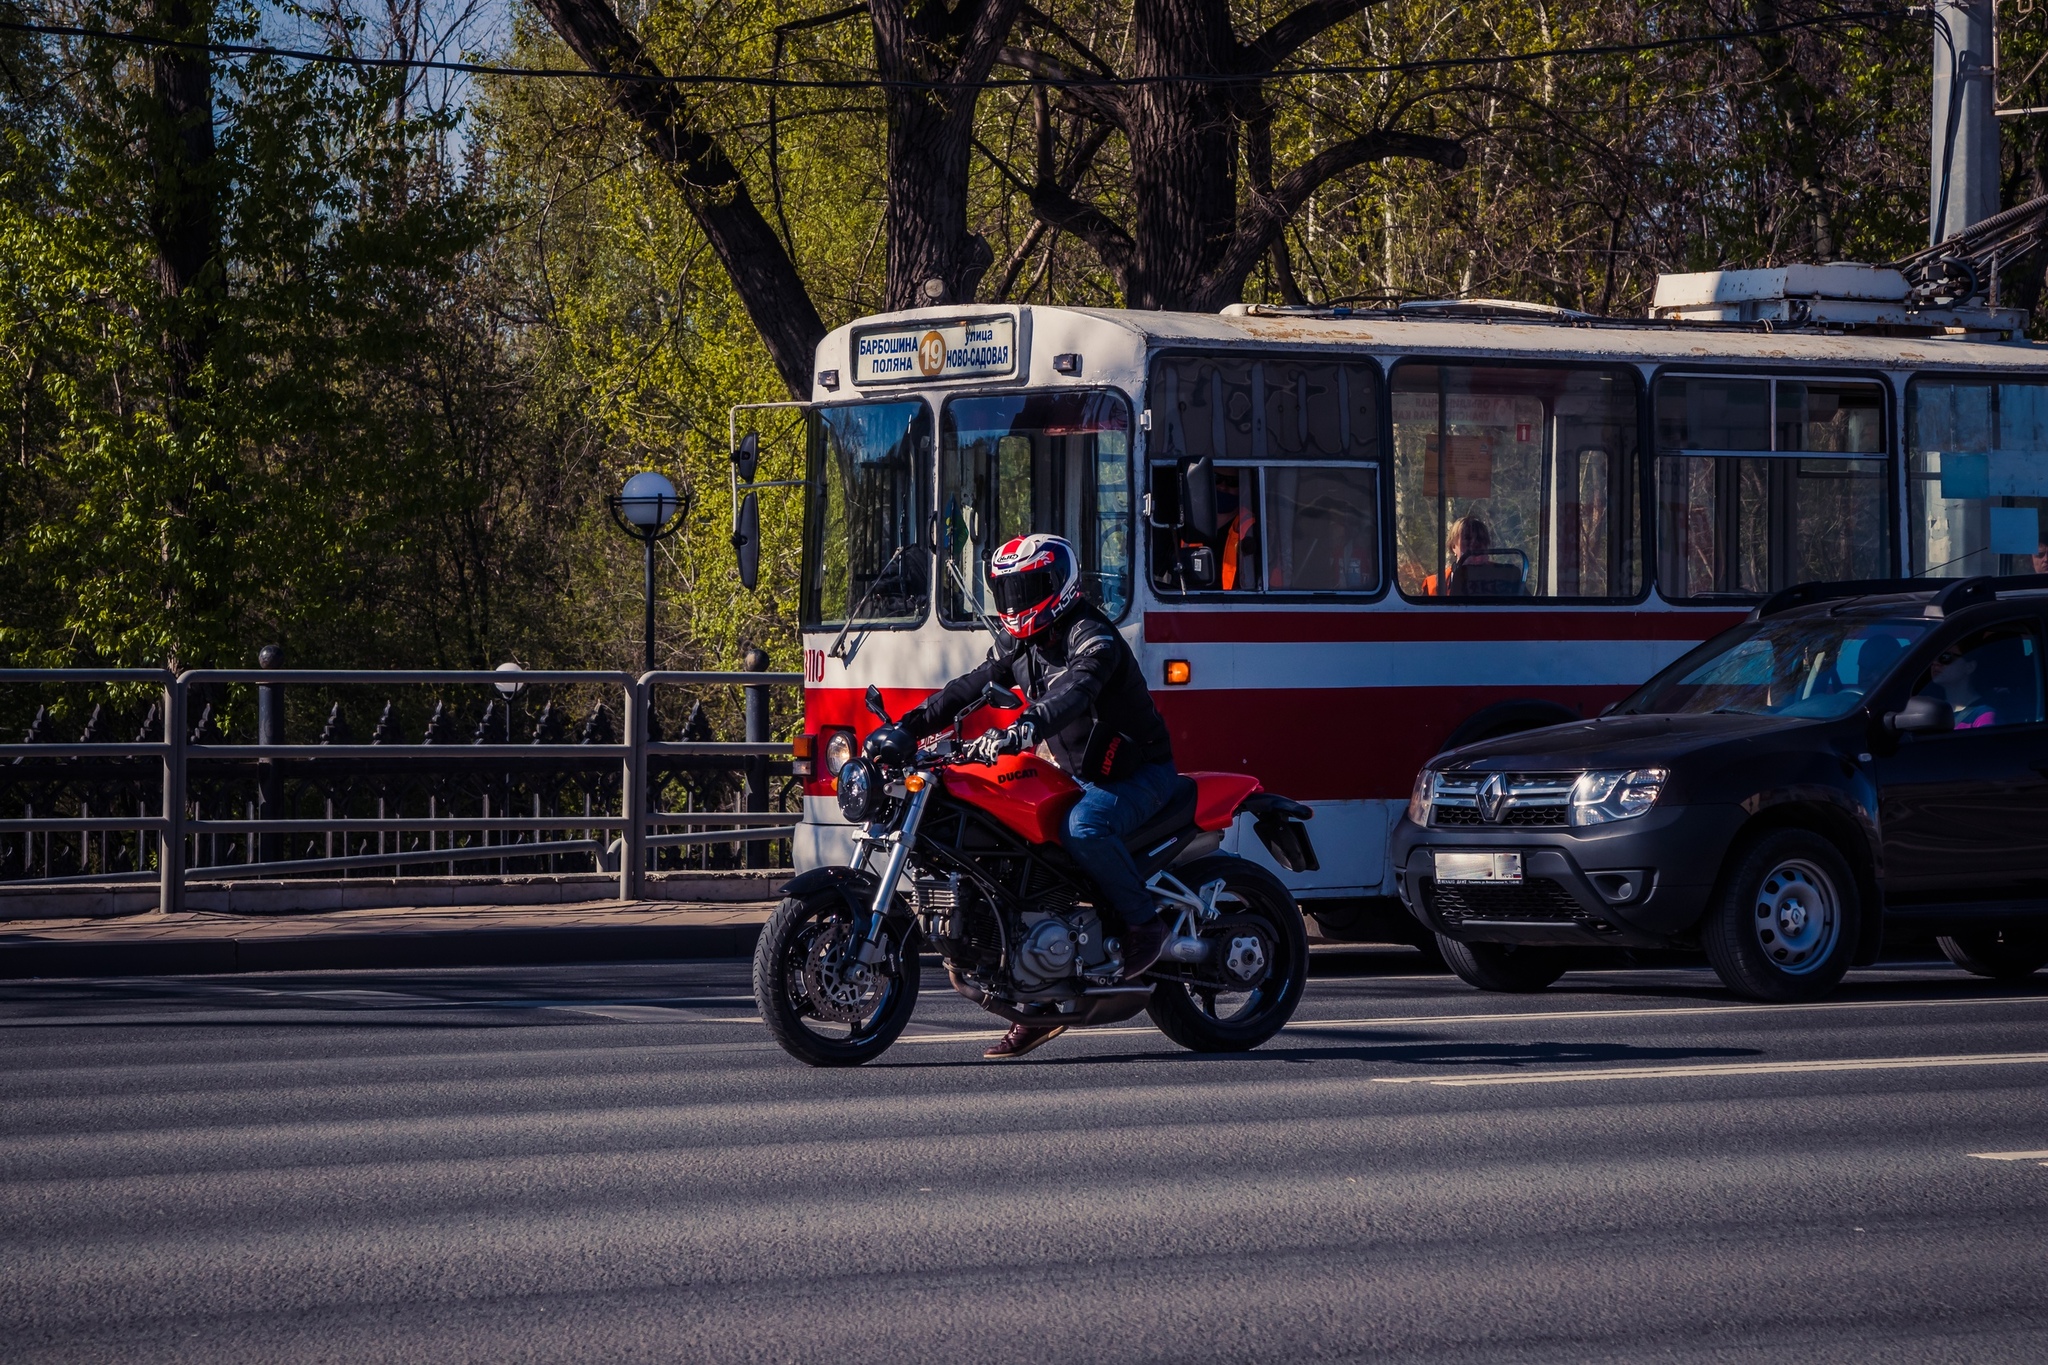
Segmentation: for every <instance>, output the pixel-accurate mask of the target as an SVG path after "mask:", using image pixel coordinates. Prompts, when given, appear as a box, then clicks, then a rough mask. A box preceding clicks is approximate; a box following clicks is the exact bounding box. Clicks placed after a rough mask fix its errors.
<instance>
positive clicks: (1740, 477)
mask: <svg viewBox="0 0 2048 1365" xmlns="http://www.w3.org/2000/svg"><path fill="white" fill-rule="evenodd" d="M1887 471H1888V465H1887V463H1886V459H1885V442H1884V390H1883V389H1882V388H1880V387H1879V386H1878V385H1876V384H1868V383H1840V382H1833V381H1821V380H1808V379H1775V378H1764V377H1750V376H1714V375H1669V374H1667V375H1661V376H1659V378H1658V380H1657V518H1658V520H1657V544H1658V554H1657V561H1658V562H1657V586H1658V588H1659V590H1660V591H1662V593H1663V594H1664V596H1665V597H1666V598H1670V599H1674V600H1679V599H1684V598H1689V597H1690V598H1698V597H1718V596H1724V595H1737V596H1741V595H1760V594H1763V593H1770V592H1776V591H1778V590H1779V589H1780V588H1787V587H1790V586H1791V585H1792V584H1794V583H1801V582H1806V581H1808V580H1811V579H1842V578H1884V577H1888V576H1889V575H1890V573H1891V571H1892V570H1891V562H1892V561H1891V550H1890V547H1889V542H1888V532H1887V529H1886V527H1887V520H1886V505H1887V503H1888V502H1889V500H1890V499H1889V496H1888V493H1887V488H1888V476H1887Z"/></svg>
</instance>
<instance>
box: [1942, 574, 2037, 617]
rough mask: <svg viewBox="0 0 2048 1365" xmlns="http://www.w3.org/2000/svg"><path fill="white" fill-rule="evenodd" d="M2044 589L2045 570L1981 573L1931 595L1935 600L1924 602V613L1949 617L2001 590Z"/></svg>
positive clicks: (1996, 596)
mask: <svg viewBox="0 0 2048 1365" xmlns="http://www.w3.org/2000/svg"><path fill="white" fill-rule="evenodd" d="M2044 588H2048V573H2017V574H2005V575H2002V576H1993V575H1991V574H1981V575H1979V576H1977V577H1975V578H1958V579H1956V580H1955V581H1954V582H1952V583H1949V584H1946V585H1945V586H1943V588H1942V589H1941V591H1940V592H1937V593H1935V594H1934V599H1933V600H1932V601H1930V602H1929V603H1928V604H1927V614H1928V615H1929V616H1950V615H1953V614H1954V613H1956V612H1959V611H1961V610H1962V609H1963V608H1965V607H1975V606H1980V605H1982V604H1983V603H1985V602H1992V601H1996V600H1997V598H1998V594H2000V593H2002V592H2015V591H2018V592H2025V591H2028V590H2030V589H2031V590H2033V591H2040V590H2041V589H2044Z"/></svg>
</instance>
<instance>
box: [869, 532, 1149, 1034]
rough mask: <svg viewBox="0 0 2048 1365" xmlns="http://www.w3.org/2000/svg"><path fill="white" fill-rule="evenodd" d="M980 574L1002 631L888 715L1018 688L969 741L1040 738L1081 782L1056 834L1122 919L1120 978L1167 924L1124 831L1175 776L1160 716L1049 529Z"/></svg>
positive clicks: (919, 713)
mask: <svg viewBox="0 0 2048 1365" xmlns="http://www.w3.org/2000/svg"><path fill="white" fill-rule="evenodd" d="M988 576H989V585H990V589H991V592H992V593H993V596H994V598H995V606H996V613H997V616H998V617H999V619H1000V620H1001V621H1002V625H1003V630H1004V631H1005V632H1006V633H1007V634H1008V636H1009V639H1008V640H1006V641H1003V642H1001V643H1000V644H999V645H998V646H997V647H996V648H994V649H991V650H990V651H989V657H988V660H987V662H985V663H983V664H982V665H981V666H980V667H978V668H976V669H974V670H973V671H972V672H970V673H967V674H965V675H963V676H961V677H958V678H955V679H954V680H953V681H952V682H950V683H947V684H946V686H945V687H944V688H943V689H941V690H940V691H938V692H937V693H934V694H933V695H932V696H931V697H929V698H927V699H926V700H925V702H924V704H923V705H921V706H918V707H916V708H914V709H913V710H911V711H910V712H909V713H908V714H906V715H905V716H904V717H903V719H902V720H901V721H900V722H899V723H900V724H901V725H902V726H903V728H904V729H906V730H908V731H909V732H910V734H911V736H912V737H913V738H918V739H921V738H923V737H924V736H926V735H929V734H933V733H936V732H937V731H938V730H940V729H942V728H943V727H945V726H946V725H948V724H950V723H951V722H952V719H953V717H955V716H957V715H959V714H960V713H961V712H962V711H965V710H966V709H967V708H968V707H970V706H972V705H974V704H975V703H976V702H977V701H979V700H980V698H981V695H982V693H983V691H984V690H985V689H986V688H987V687H988V685H989V684H990V683H995V684H996V685H998V686H1000V687H1015V688H1019V689H1021V690H1022V692H1023V694H1024V699H1025V703H1026V705H1025V709H1024V712H1023V714H1022V715H1021V716H1019V717H1018V718H1017V719H1016V720H1015V721H1014V722H1012V723H1011V724H1010V725H1009V726H1008V727H1006V728H1003V729H998V730H991V731H989V732H988V733H986V734H984V735H982V736H981V737H979V738H978V739H976V740H974V741H973V743H972V745H971V746H970V748H971V749H972V750H973V751H974V752H975V753H976V754H977V755H978V756H980V757H983V758H993V757H994V756H996V755H998V754H1014V753H1022V752H1025V751H1028V750H1030V749H1033V748H1035V747H1037V745H1038V744H1039V742H1040V741H1041V740H1042V741H1044V742H1045V743H1046V745H1047V747H1048V748H1049V749H1050V750H1051V751H1052V755H1053V758H1054V761H1055V762H1057V763H1058V765H1059V766H1060V767H1061V768H1062V769H1064V770H1065V771H1066V772H1067V774H1068V775H1069V776H1071V777H1072V778H1073V779H1074V780H1075V781H1076V782H1078V783H1080V784H1081V800H1080V802H1079V803H1078V804H1076V805H1075V807H1074V808H1073V810H1072V811H1070V812H1069V813H1068V815H1067V822H1066V828H1065V830H1064V831H1063V832H1062V836H1061V840H1060V842H1061V843H1062V844H1063V845H1064V846H1065V847H1066V850H1067V852H1068V853H1069V854H1070V855H1071V856H1072V857H1073V859H1074V861H1075V862H1076V863H1077V864H1079V865H1080V867H1081V869H1082V871H1084V872H1086V873H1087V874H1088V876H1089V878H1090V880H1092V881H1093V882H1094V884H1095V886H1096V888H1097V889H1098V890H1099V891H1100V892H1101V893H1102V896H1103V899H1104V900H1105V901H1106V902H1107V906H1106V908H1107V909H1109V910H1111V911H1113V912H1115V914H1116V916H1117V917H1118V918H1119V919H1121V920H1122V921H1123V925H1124V932H1123V962H1124V968H1123V970H1124V976H1125V978H1126V979H1131V978H1135V977H1137V976H1139V975H1140V974H1142V973H1143V972H1144V971H1146V970H1147V969H1148V968H1150V967H1151V966H1152V964H1153V963H1154V962H1157V961H1158V960H1159V954H1160V951H1161V950H1162V949H1163V948H1164V947H1165V945H1166V938H1167V926H1166V924H1165V922H1164V921H1163V920H1162V919H1161V918H1160V916H1159V911H1158V907H1156V906H1155V905H1154V904H1153V903H1152V896H1151V893H1149V892H1148V891H1146V889H1145V884H1144V882H1143V880H1142V879H1140V877H1139V876H1138V865H1137V862H1136V860H1134V859H1133V858H1132V857H1131V852H1130V850H1129V849H1127V848H1125V847H1124V842H1123V841H1124V836H1125V835H1127V834H1129V833H1131V832H1132V831H1133V830H1135V829H1137V828H1138V827H1139V826H1141V825H1143V824H1144V823H1145V822H1146V821H1147V820H1149V819H1151V818H1152V817H1153V816H1155V815H1157V814H1158V813H1159V812H1160V810H1161V809H1163V808H1164V807H1165V805H1166V803H1167V801H1168V800H1170V799H1171V798H1172V796H1173V792H1174V788H1175V786H1176V784H1177V783H1178V781H1179V774H1178V773H1177V772H1176V771H1175V769H1174V766H1173V744H1172V740H1171V739H1170V737H1169V736H1168V734H1167V730H1166V721H1165V720H1164V719H1163V718H1162V717H1161V716H1160V714H1159V709H1158V708H1157V707H1155V706H1154V705H1153V704H1152V696H1151V693H1150V692H1148V691H1147V690H1146V688H1145V677H1144V673H1143V670H1142V669H1141V668H1140V667H1139V664H1138V660H1137V656H1136V655H1134V654H1132V653H1131V647H1130V646H1129V645H1127V644H1125V643H1124V640H1123V637H1122V636H1121V635H1118V634H1117V632H1116V628H1115V627H1114V626H1113V625H1111V624H1110V621H1109V618H1108V617H1106V616H1104V615H1103V614H1102V612H1101V611H1100V610H1098V609H1097V608H1096V607H1095V605H1094V604H1093V603H1091V602H1089V601H1088V600H1087V599H1086V598H1084V597H1082V596H1081V562H1080V558H1079V556H1077V555H1076V554H1075V553H1074V547H1073V546H1072V545H1069V544H1068V543H1067V542H1066V541H1064V540H1062V539H1061V538H1060V537H1058V536H1050V535H1032V536H1022V537H1019V538H1018V539H1016V540H1012V541H1010V542H1009V543H1008V544H1006V545H1004V546H1003V547H1002V548H1001V549H999V550H997V551H996V552H995V554H994V555H992V556H991V557H990V560H989V574H988ZM1064 1032H1066V1025H1064V1024H1057V1025H1051V1026H1047V1027H1036V1026H1033V1025H1029V1024H1014V1025H1012V1026H1011V1028H1010V1031H1009V1033H1008V1034H1006V1035H1005V1036H1004V1038H1003V1040H1002V1041H1001V1042H999V1043H997V1044H996V1045H995V1046H994V1047H992V1048H990V1049H989V1050H988V1051H987V1053H985V1054H984V1055H985V1056H988V1057H992V1058H1004V1059H1007V1058H1012V1057H1021V1056H1023V1055H1024V1054H1025V1053H1027V1052H1030V1051H1032V1050H1033V1049H1035V1048H1038V1047H1040V1046H1042V1045H1044V1044H1045V1043H1048V1042H1050V1041H1052V1039H1054V1038H1056V1037H1058V1036H1059V1035H1060V1034H1062V1033H1064Z"/></svg>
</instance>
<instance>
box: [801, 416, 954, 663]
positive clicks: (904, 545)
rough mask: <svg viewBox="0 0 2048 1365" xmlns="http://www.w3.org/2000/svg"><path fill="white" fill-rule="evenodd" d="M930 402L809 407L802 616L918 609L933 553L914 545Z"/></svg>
mask: <svg viewBox="0 0 2048 1365" xmlns="http://www.w3.org/2000/svg"><path fill="white" fill-rule="evenodd" d="M931 432H932V422H931V409H929V408H927V407H926V406H925V405H924V404H923V403H920V402H917V401H916V400H909V401H904V402H894V403H852V404H846V405H843V406H834V407H825V408H815V409H813V410H812V411H811V414H810V432H809V472H808V474H807V475H806V477H807V478H808V479H809V481H810V485H811V488H810V498H809V502H808V506H807V509H806V515H805V525H804V542H805V543H804V561H805V564H804V567H805V570H806V572H805V574H804V591H803V604H802V619H803V624H804V625H805V626H807V627H813V628H815V627H819V626H838V625H842V624H845V623H847V622H848V621H851V622H852V623H854V624H858V625H910V624H914V623H916V622H917V621H920V620H922V619H923V618H924V613H925V603H926V602H927V600H928V599H929V596H930V581H931V580H930V568H931V557H930V555H929V554H927V553H926V552H925V551H924V550H923V548H922V547H921V546H920V545H919V543H918V541H919V538H918V528H919V527H921V526H922V525H923V524H924V498H925V492H924V489H925V482H926V480H927V478H928V477H929V470H930V469H931V448H932V436H931Z"/></svg>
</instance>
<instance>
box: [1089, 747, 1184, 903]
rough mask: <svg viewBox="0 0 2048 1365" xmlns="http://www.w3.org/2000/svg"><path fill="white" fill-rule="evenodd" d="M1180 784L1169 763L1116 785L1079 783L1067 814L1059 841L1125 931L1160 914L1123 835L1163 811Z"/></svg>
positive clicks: (1150, 766)
mask: <svg viewBox="0 0 2048 1365" xmlns="http://www.w3.org/2000/svg"><path fill="white" fill-rule="evenodd" d="M1179 781H1180V774H1179V773H1177V772H1175V771H1174V770H1173V765H1172V764H1171V763H1153V764H1149V765H1147V766H1146V767H1143V768H1140V769H1138V771H1136V772H1134V773H1132V774H1131V775H1130V776H1129V777H1127V778H1125V779H1124V780H1123V781H1121V782H1104V783H1102V784H1101V785H1100V786H1097V785H1095V784H1094V783H1091V782H1083V783H1082V784H1081V800H1080V803H1079V804H1078V805H1076V806H1075V807H1074V808H1073V809H1072V810H1071V811H1068V812H1067V829H1066V833H1065V835H1064V836H1062V838H1061V839H1060V842H1061V843H1062V844H1064V845H1065V846H1066V850H1067V852H1068V853H1069V854H1070V855H1072V857H1073V859H1074V861H1075V862H1077V863H1079V864H1080V865H1081V870H1082V871H1083V872H1086V873H1087V874H1088V876H1089V879H1090V880H1091V881H1093V882H1094V883H1095V886H1096V889H1097V890H1099V891H1101V892H1102V895H1103V899H1105V900H1107V901H1108V902H1109V905H1108V908H1109V909H1111V910H1114V911H1115V912H1116V914H1117V918H1119V919H1121V920H1122V921H1123V922H1124V927H1125V928H1129V927H1130V926H1132V925H1135V924H1143V923H1144V922H1145V921H1147V920H1149V919H1152V918H1154V917H1155V916H1156V915H1157V914H1158V913H1159V912H1158V910H1157V909H1156V908H1155V907H1154V906H1153V904H1152V896H1151V893H1150V892H1148V891H1146V890H1145V883H1144V882H1143V881H1142V880H1140V878H1139V877H1138V863H1137V860H1136V859H1135V858H1133V857H1131V851H1130V850H1129V849H1127V848H1125V847H1124V836H1125V835H1126V834H1129V833H1131V832H1132V831H1133V830H1135V829H1137V828H1138V827H1139V826H1140V825H1142V824H1144V823H1145V822H1146V821H1147V820H1150V819H1151V818H1152V817H1153V816H1155V815H1157V814H1159V812H1160V811H1162V810H1164V809H1165V808H1166V803H1167V801H1169V800H1170V799H1172V797H1173V790H1174V787H1175V786H1176V785H1177V784H1178V783H1179Z"/></svg>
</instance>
